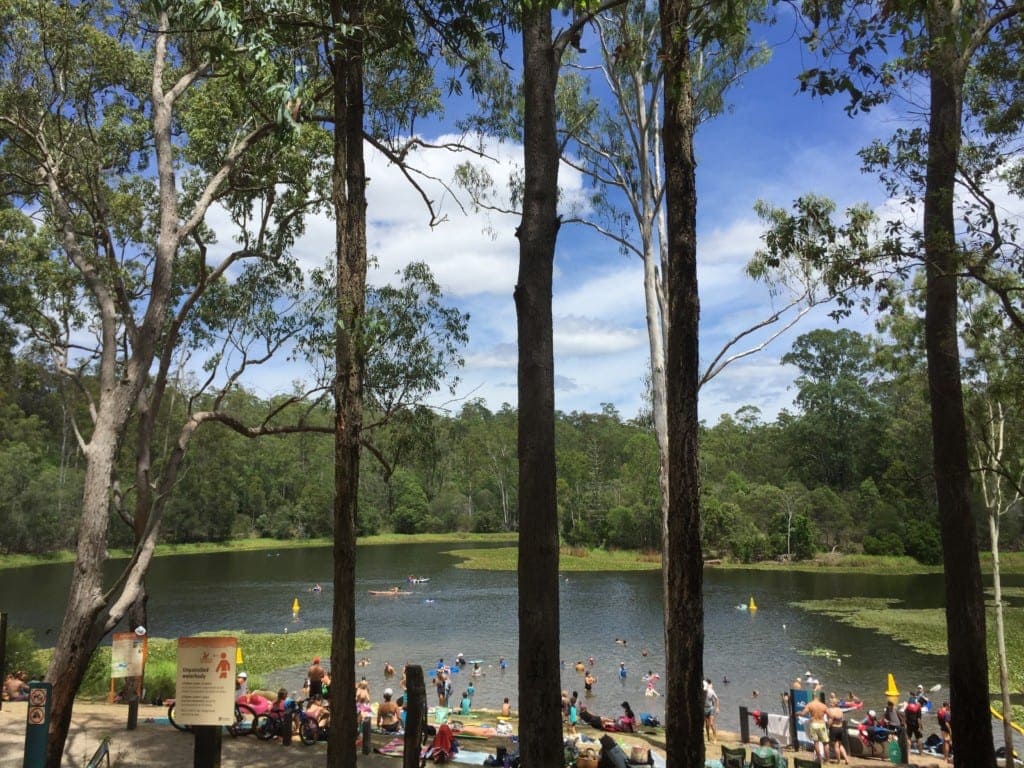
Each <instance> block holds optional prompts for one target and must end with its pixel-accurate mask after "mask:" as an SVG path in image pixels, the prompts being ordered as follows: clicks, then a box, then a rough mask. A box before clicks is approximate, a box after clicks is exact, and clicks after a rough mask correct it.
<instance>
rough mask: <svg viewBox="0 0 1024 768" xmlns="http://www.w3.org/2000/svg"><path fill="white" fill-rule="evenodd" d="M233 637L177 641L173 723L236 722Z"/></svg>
mask: <svg viewBox="0 0 1024 768" xmlns="http://www.w3.org/2000/svg"><path fill="white" fill-rule="evenodd" d="M237 648H238V640H237V639H236V638H234V637H179V638H178V686H177V690H176V691H175V696H174V698H175V702H174V719H175V720H176V721H177V722H179V723H184V724H185V725H231V724H232V723H234V722H235V653H236V649H237Z"/></svg>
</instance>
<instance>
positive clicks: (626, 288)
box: [214, 26, 898, 423]
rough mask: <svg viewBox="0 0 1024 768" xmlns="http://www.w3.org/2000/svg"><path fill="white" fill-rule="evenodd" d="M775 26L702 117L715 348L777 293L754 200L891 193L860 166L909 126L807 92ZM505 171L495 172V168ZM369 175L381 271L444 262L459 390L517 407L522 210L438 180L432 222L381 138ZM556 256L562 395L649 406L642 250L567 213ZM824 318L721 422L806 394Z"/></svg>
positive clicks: (562, 398)
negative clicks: (706, 119) (477, 199)
mask: <svg viewBox="0 0 1024 768" xmlns="http://www.w3.org/2000/svg"><path fill="white" fill-rule="evenodd" d="M766 39H767V40H768V41H769V42H770V43H772V44H773V46H774V54H773V57H772V60H771V62H770V63H769V64H767V65H766V66H764V67H762V68H761V69H759V70H757V71H755V72H753V73H751V74H750V75H748V76H747V77H746V78H745V79H744V80H743V81H741V83H740V84H739V85H738V86H736V87H734V89H733V90H732V91H731V92H730V97H729V101H730V103H731V105H732V109H731V111H730V112H728V113H726V114H724V115H722V116H721V117H719V118H717V119H716V120H714V121H712V122H710V123H707V124H705V125H704V126H702V128H701V130H700V133H699V135H698V137H697V155H698V163H699V165H698V193H699V209H698V228H699V240H698V258H699V263H700V266H699V276H700V293H701V303H702V316H701V350H702V357H704V358H708V359H709V358H710V357H711V356H713V355H714V354H715V352H717V350H718V348H719V347H720V346H721V344H722V343H724V341H725V340H726V339H728V338H730V337H731V336H732V335H734V334H735V333H737V332H738V331H739V330H741V329H742V328H745V327H747V326H749V325H751V324H753V323H755V322H757V321H758V320H760V319H761V318H763V317H765V316H766V315H767V314H769V313H770V311H771V310H772V308H773V305H772V299H771V297H770V296H769V295H768V292H767V289H766V288H764V287H763V286H760V285H757V284H755V283H753V282H752V281H751V280H750V279H748V278H747V277H746V276H745V275H744V273H743V265H744V264H745V263H746V261H747V260H748V259H749V258H750V257H751V255H752V254H753V252H754V250H755V249H756V248H757V247H758V245H759V236H760V234H761V232H762V229H763V227H762V226H761V224H760V222H759V221H758V219H757V217H756V215H755V214H754V211H753V205H754V203H755V201H756V200H758V199H765V200H768V201H770V202H773V203H775V204H777V205H783V206H787V205H789V203H790V202H791V201H792V200H793V199H794V198H795V197H797V196H798V195H800V194H801V193H804V192H808V191H813V192H816V193H821V194H826V195H829V196H832V197H834V198H835V199H836V200H837V201H838V203H839V204H840V206H841V207H843V206H846V205H849V204H852V203H855V202H859V201H867V202H869V203H871V204H872V205H881V204H883V203H884V202H885V200H884V192H883V190H882V189H881V187H880V186H879V184H878V183H877V181H876V180H875V179H873V178H872V177H869V176H866V175H864V174H862V173H861V172H860V170H859V165H860V164H859V160H858V158H857V155H856V152H857V150H858V149H860V148H861V147H863V146H864V145H866V144H867V143H868V142H869V141H870V140H871V139H873V138H876V137H884V136H886V135H888V134H889V133H890V132H891V131H892V130H894V129H895V127H896V123H897V122H898V121H897V115H896V112H895V111H894V109H893V108H891V107H885V108H881V109H879V110H877V111H875V112H872V113H870V114H868V115H859V116H857V117H856V118H850V117H848V116H847V115H846V113H845V112H844V111H843V109H842V108H843V105H844V102H843V101H842V100H841V99H840V98H834V99H831V100H827V101H819V100H815V99H813V98H811V97H810V96H809V95H807V94H801V93H797V83H796V79H795V76H796V74H797V73H798V72H799V71H800V69H801V68H802V67H804V66H806V65H807V60H806V57H805V55H803V54H802V52H801V50H800V44H799V42H798V41H797V40H796V39H794V38H792V37H791V35H790V30H788V29H785V28H782V27H781V26H780V27H776V28H772V29H769V30H767V34H766ZM777 41H782V42H777ZM584 42H586V41H584ZM426 138H428V139H435V138H437V137H436V136H427V137H426ZM491 151H492V152H494V153H496V154H498V155H499V157H500V159H501V160H502V167H503V168H507V166H508V164H509V163H513V162H516V161H518V160H519V159H520V158H521V148H520V147H518V146H516V145H512V144H504V145H501V146H500V147H499V146H497V145H495V146H492V147H491ZM421 155H422V158H421V159H422V163H423V164H424V165H425V166H426V167H428V168H429V169H430V171H431V173H433V174H434V175H436V176H438V177H440V178H450V177H451V174H452V172H453V170H454V168H455V166H456V165H457V164H458V163H459V162H461V161H462V160H463V158H461V157H458V156H456V155H454V154H452V153H448V152H432V153H431V152H423V153H421ZM504 173H505V171H504V170H496V171H494V174H495V176H501V175H502V174H504ZM368 175H369V177H370V179H371V181H370V184H369V187H368V197H369V201H368V202H369V207H368V212H367V215H368V224H369V248H370V253H371V255H372V256H374V257H375V258H376V259H377V260H378V262H379V264H380V268H379V270H378V272H377V273H376V275H374V276H372V279H373V280H374V281H375V282H378V283H379V282H382V281H384V280H388V279H390V278H391V277H392V276H393V275H394V273H395V272H396V271H397V270H398V269H400V268H401V267H402V266H403V265H404V264H406V263H408V262H409V261H411V260H423V261H426V262H427V263H428V264H430V266H431V267H432V269H433V271H434V274H435V276H436V277H437V279H438V281H439V282H440V284H441V286H442V288H443V290H444V292H445V295H446V297H447V299H448V301H449V302H450V303H451V304H453V305H455V306H458V307H459V308H460V309H461V310H463V311H466V312H469V313H470V316H471V320H470V329H469V330H470V343H469V346H468V348H467V349H466V351H465V352H466V354H465V357H466V367H465V369H464V370H463V371H462V372H461V374H460V376H461V379H462V383H461V385H460V387H459V394H458V397H460V398H468V397H480V398H483V399H484V400H485V401H486V403H487V405H488V406H489V407H490V408H491V409H492V410H496V409H498V408H500V407H501V405H502V404H503V403H509V404H511V405H513V406H514V405H515V403H516V336H515V334H516V323H515V307H514V304H513V299H512V290H513V286H514V284H515V278H516V274H517V270H518V242H517V241H516V239H515V237H514V230H515V227H516V225H517V223H518V219H517V217H511V216H496V215H493V214H492V215H484V214H479V215H476V214H466V213H463V211H462V210H461V209H460V207H459V206H458V205H457V204H456V203H455V202H454V201H453V200H451V199H450V198H446V197H445V196H444V195H443V193H442V191H441V190H436V194H437V200H438V201H439V202H440V203H441V207H442V208H443V210H444V211H445V212H446V213H447V215H448V221H447V222H445V223H443V224H441V225H440V226H438V227H436V228H435V229H433V230H430V229H429V228H428V227H427V221H428V216H427V214H426V212H425V210H424V208H423V205H422V203H421V202H420V200H419V198H418V195H417V193H416V192H415V191H413V190H412V189H411V188H410V187H409V186H408V184H407V183H406V182H405V181H404V180H403V179H402V177H401V176H400V175H399V174H398V173H396V172H395V171H394V170H393V169H390V168H388V167H387V164H386V163H385V162H384V161H383V160H382V159H381V158H380V157H379V156H377V155H375V154H374V153H372V152H371V153H370V154H369V156H368ZM560 183H561V184H562V186H563V189H564V190H565V191H566V193H568V194H570V195H571V194H573V193H576V192H579V191H580V190H581V188H582V183H583V182H582V179H581V178H580V176H579V175H578V174H577V173H575V172H574V171H572V170H571V169H568V168H567V167H566V166H564V165H563V166H562V170H561V172H560ZM215 223H216V222H214V224H215ZM227 239H228V238H225V237H223V236H222V241H227ZM333 240H334V237H333V224H332V223H331V222H329V221H327V220H326V219H318V220H315V221H313V222H311V223H310V225H309V229H308V232H307V234H306V236H305V237H304V238H303V239H302V240H301V241H300V242H299V243H298V244H297V246H296V255H297V256H298V257H299V258H300V259H301V260H302V262H303V263H304V264H307V265H308V266H310V267H312V266H318V265H320V264H322V263H323V261H324V259H325V258H326V257H327V256H328V255H329V253H330V249H331V247H332V244H333ZM555 269H556V274H555V287H554V303H553V309H554V317H555V353H556V360H555V376H556V401H555V402H556V407H557V408H558V409H559V410H562V411H566V412H568V411H574V410H575V411H591V412H592V411H596V410H598V409H599V408H600V407H601V404H602V403H611V404H613V405H615V406H616V407H617V408H618V410H619V412H620V413H621V414H622V416H623V417H626V418H628V417H632V416H634V415H636V413H637V412H638V410H639V409H640V407H641V403H642V397H643V387H644V385H643V378H644V375H645V373H646V371H647V369H648V363H647V361H648V346H647V337H646V329H645V319H644V300H643V286H642V282H641V265H640V262H639V260H638V259H637V258H635V257H632V256H624V255H622V254H621V253H620V252H619V250H618V248H617V246H616V245H615V244H614V243H612V242H611V241H605V240H602V239H601V238H599V237H598V236H596V235H594V234H592V233H589V232H587V231H586V230H584V229H583V228H579V227H573V226H565V227H563V228H562V231H561V233H560V237H559V241H558V247H557V252H556V260H555ZM847 324H848V325H852V326H853V327H856V328H858V329H859V330H870V328H871V321H870V318H864V317H855V318H852V319H851V320H849V321H847ZM823 325H828V326H831V327H835V323H834V321H831V320H830V319H828V318H827V309H820V310H816V311H815V312H814V313H812V315H810V316H808V317H806V318H804V320H803V321H802V322H801V323H800V324H799V325H798V326H797V327H796V328H794V329H792V330H791V331H789V332H788V333H787V334H786V335H785V336H783V337H782V338H780V339H778V340H776V341H775V342H774V343H773V344H772V345H771V346H770V347H769V348H768V349H766V350H765V351H763V352H760V353H759V354H757V355H755V356H753V357H750V358H746V359H744V360H742V361H740V362H738V363H736V364H734V365H733V366H730V367H729V368H728V369H726V371H725V372H723V373H722V374H721V375H720V376H719V377H717V378H716V379H714V380H713V381H712V382H710V383H709V384H708V385H707V386H706V387H705V388H704V389H703V391H702V395H701V405H700V414H701V418H702V419H704V420H706V421H707V422H708V423H714V422H715V421H717V419H718V418H719V416H720V415H721V414H723V413H732V412H734V411H735V410H736V409H738V408H740V407H741V406H744V405H754V406H756V407H758V408H760V409H761V410H762V412H763V414H764V417H765V418H766V419H772V418H774V416H775V415H776V414H777V412H778V411H779V410H780V409H781V408H787V407H792V401H793V397H794V392H793V390H792V388H791V384H792V380H793V378H794V376H795V371H794V369H792V368H789V367H784V366H782V365H780V362H779V360H780V357H781V356H782V355H783V354H785V353H786V352H787V351H788V349H789V347H790V345H791V343H792V341H793V339H795V338H796V336H797V335H799V334H800V333H803V332H806V331H809V330H811V329H812V328H814V327H820V326H823ZM304 377H305V373H304V372H303V371H302V370H301V369H298V368H296V367H295V365H294V364H288V363H286V362H283V361H282V362H278V363H275V364H274V365H273V366H272V367H270V368H267V369H266V370H264V371H262V372H261V373H260V375H259V376H258V377H257V378H251V379H249V380H248V382H247V383H248V385H249V386H251V387H253V388H254V389H255V390H256V391H257V392H258V393H259V394H261V395H268V394H271V393H273V392H278V391H281V390H283V389H288V388H290V385H291V382H292V381H294V380H297V379H302V378H304ZM436 404H439V405H440V404H443V405H445V407H448V408H450V409H452V410H457V409H458V408H459V401H451V398H450V397H448V396H447V394H446V393H445V394H444V395H439V396H438V398H437V399H436Z"/></svg>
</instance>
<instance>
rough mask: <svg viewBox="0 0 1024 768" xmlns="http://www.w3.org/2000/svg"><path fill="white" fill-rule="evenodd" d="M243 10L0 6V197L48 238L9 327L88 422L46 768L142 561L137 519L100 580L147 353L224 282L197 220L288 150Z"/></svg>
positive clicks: (147, 555) (257, 38)
mask: <svg viewBox="0 0 1024 768" xmlns="http://www.w3.org/2000/svg"><path fill="white" fill-rule="evenodd" d="M242 13H243V10H242V9H240V8H237V7H234V6H232V5H231V4H217V5H216V6H208V5H205V4H199V3H190V2H180V3H167V4H157V5H151V4H148V3H144V4H137V3H128V4H124V3H122V4H119V5H118V6H116V7H115V6H111V5H108V4H103V3H98V4H97V3H93V4H87V5H80V4H49V5H48V4H38V3H22V2H18V1H16V0H12V2H8V3H5V4H4V16H5V19H6V21H7V22H8V23H5V24H4V31H3V33H2V36H0V46H2V56H0V60H2V66H3V68H4V72H3V76H2V78H0V79H2V86H0V103H2V105H3V108H2V116H0V132H2V138H3V141H2V153H3V156H2V163H3V165H4V173H3V179H4V182H3V183H4V185H5V189H4V193H5V197H6V198H7V199H9V200H17V201H19V203H20V205H21V206H22V208H23V210H25V211H28V212H31V214H30V215H32V216H34V218H35V219H36V221H35V222H34V223H33V224H32V225H31V228H32V229H34V230H36V231H37V232H40V233H45V235H46V236H47V237H48V238H50V242H49V245H48V248H47V250H46V252H45V254H44V255H43V258H40V259H38V260H37V261H35V262H34V263H32V264H31V265H29V266H30V268H29V269H28V271H27V272H26V273H25V274H26V275H27V277H26V281H27V282H28V283H29V284H31V285H33V287H34V288H36V289H38V291H39V294H38V295H39V296H40V301H39V302H38V303H37V304H36V305H34V306H30V307H27V308H26V307H22V309H24V311H23V312H21V313H20V314H19V316H18V318H17V320H18V322H19V323H20V324H21V326H22V327H23V328H24V329H26V332H27V333H28V334H29V335H30V336H31V337H32V340H33V341H35V342H37V343H39V344H42V345H45V346H46V347H47V348H48V349H49V350H50V351H51V354H52V355H53V356H54V359H55V362H56V364H57V366H58V368H59V370H60V371H61V372H62V373H63V374H64V375H65V376H67V377H68V378H69V380H71V381H72V382H74V383H75V385H76V386H77V387H78V389H79V392H80V395H81V396H82V397H83V398H84V399H85V401H86V402H87V403H88V414H89V421H90V423H89V424H88V425H87V426H86V425H78V424H75V427H76V431H75V435H76V438H77V441H78V444H79V447H80V450H81V451H82V454H83V456H84V457H85V481H84V492H83V498H82V505H81V516H80V519H79V524H78V537H77V542H78V543H77V553H76V566H75V569H74V571H73V577H72V583H71V587H70V590H69V600H68V607H67V610H66V614H65V618H64V622H63V624H62V627H61V632H60V635H59V637H58V639H57V645H56V648H55V650H54V655H53V659H52V662H51V664H50V668H49V671H48V678H49V679H52V680H59V681H60V685H58V686H56V687H55V689H54V697H53V704H52V712H53V717H52V719H51V725H50V738H49V741H48V745H47V764H48V765H50V766H58V765H60V763H61V760H62V753H63V749H64V743H65V739H66V736H67V731H68V726H69V723H70V718H71V707H72V702H73V697H74V694H75V692H76V691H77V689H78V685H79V683H80V681H81V679H82V676H83V674H84V673H85V668H86V665H87V663H88V660H89V657H90V656H91V654H92V651H93V650H94V649H95V648H96V646H97V644H98V643H99V641H100V640H101V638H102V637H103V636H104V635H105V634H106V633H107V632H109V631H110V630H111V629H112V628H113V627H114V626H116V624H117V623H118V622H119V621H120V620H121V618H122V617H123V616H124V615H125V614H126V612H127V611H128V610H129V608H130V607H131V606H132V604H133V602H134V601H135V598H136V596H137V595H138V594H139V593H140V591H141V585H142V581H143V578H144V576H145V573H146V569H147V567H148V565H149V562H150V560H151V558H152V553H153V547H154V545H155V541H156V533H157V531H158V529H159V514H154V515H150V516H149V517H148V518H147V519H146V520H145V522H144V524H143V526H142V529H141V530H142V536H141V537H140V539H139V540H138V543H137V546H136V548H135V552H134V553H133V556H132V558H131V559H130V560H129V562H128V564H127V565H126V566H125V568H124V570H123V572H122V574H121V576H120V577H119V578H118V579H117V581H116V582H115V583H114V584H113V585H105V584H104V580H103V573H102V566H103V563H104V561H105V560H106V547H107V536H108V528H109V520H110V506H111V501H112V496H113V497H114V500H115V501H116V485H117V484H116V471H117V459H118V451H119V448H120V446H121V445H122V443H123V441H124V439H125V435H126V431H127V429H128V427H129V424H130V421H131V419H132V417H133V415H134V414H135V413H136V412H137V410H138V409H140V407H146V404H147V402H148V398H149V397H150V396H151V395H152V389H151V388H150V385H151V383H152V381H153V379H152V376H153V374H152V371H153V367H154V362H155V361H156V359H157V356H158V355H159V354H160V353H161V351H162V350H164V349H165V346H166V345H170V346H173V345H174V344H175V343H177V342H178V340H179V339H178V337H176V334H177V333H178V332H180V330H181V329H180V323H181V316H179V315H175V314H174V313H175V312H176V311H177V310H179V309H181V308H182V307H188V308H189V309H191V308H192V304H193V303H195V302H196V301H197V300H198V297H199V296H201V295H202V294H203V293H204V291H205V289H206V288H209V287H211V286H216V285H218V283H219V281H220V278H221V277H222V275H223V272H218V271H216V270H215V269H210V268H209V267H207V265H206V264H205V263H203V261H202V259H201V256H200V253H201V251H202V249H201V247H200V246H201V245H202V244H203V243H205V242H208V241H209V233H208V231H207V230H206V229H205V228H204V220H205V218H206V216H207V214H208V212H209V210H210V208H211V206H213V205H214V204H215V203H217V202H218V201H220V200H222V199H223V198H225V196H227V195H229V190H231V189H232V188H233V187H235V186H236V182H237V177H236V176H235V174H238V173H240V172H244V171H253V170H256V172H257V173H259V172H260V171H259V170H257V169H261V168H262V167H263V166H262V164H261V161H260V160H259V159H254V160H253V161H252V162H253V164H252V165H249V164H248V162H249V158H250V157H252V156H253V155H254V154H255V150H256V149H257V148H258V147H259V146H260V145H262V144H264V143H268V142H273V141H277V142H282V141H283V142H286V141H287V139H286V136H285V135H284V134H282V133H280V132H279V130H278V126H279V124H280V121H279V117H280V114H281V111H280V107H281V104H280V100H279V99H278V98H277V96H276V95H275V94H274V93H273V92H272V91H270V89H269V88H268V86H269V84H270V83H273V82H276V81H277V80H278V79H279V76H280V71H279V70H277V69H275V65H274V62H273V61H272V59H271V57H270V55H269V51H270V49H271V48H272V46H271V45H270V38H269V37H268V35H267V34H266V28H265V27H263V26H262V25H261V24H260V23H259V20H258V19H255V18H243V16H242ZM199 28H202V32H196V31H194V30H196V29H199ZM254 62H255V63H254ZM222 74H223V75H229V74H230V75H233V76H238V77H240V81H241V82H248V83H249V86H248V91H247V94H246V96H245V97H244V100H245V101H246V102H247V108H246V109H245V110H242V111H241V112H239V111H238V110H235V109H233V108H232V107H234V106H237V100H235V101H229V102H228V104H225V105H222V108H221V109H217V108H215V106H214V104H213V103H212V102H210V101H208V100H204V95H206V94H207V93H208V92H207V90H206V89H207V88H212V87H214V86H213V85H212V84H213V83H215V82H217V81H220V80H221V77H220V76H221V75H222ZM223 82H227V79H225V80H224V81H223ZM204 113H205V118H204V117H202V116H201V115H203V114H204ZM182 129H187V130H188V131H190V134H189V136H196V137H197V139H198V137H199V136H201V137H202V138H201V139H198V141H199V143H200V144H201V145H202V148H201V149H199V150H198V151H197V152H196V153H195V154H190V152H189V150H188V149H185V150H183V149H182V147H183V144H184V145H187V143H188V137H187V136H186V134H184V133H182V132H181V131H182ZM213 132H218V133H217V136H216V138H215V137H214V136H213ZM271 154H272V153H271ZM264 159H265V158H264ZM193 245H195V246H196V247H195V249H194V250H193V249H192V246H193ZM264 253H266V251H264ZM253 255H254V254H253V252H252V251H246V252H242V253H239V254H237V255H236V257H235V261H238V260H240V259H242V258H244V257H249V256H253ZM188 260H190V261H188ZM183 261H188V263H186V264H183V263H182V262H183ZM229 262H230V259H229ZM225 269H226V267H225ZM169 326H170V327H171V330H169ZM147 480H148V478H147ZM147 490H148V489H147ZM146 492H147V491H143V493H146Z"/></svg>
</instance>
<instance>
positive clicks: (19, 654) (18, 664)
mask: <svg viewBox="0 0 1024 768" xmlns="http://www.w3.org/2000/svg"><path fill="white" fill-rule="evenodd" d="M4 654H5V656H4V664H5V666H4V668H3V669H0V677H6V676H7V675H8V674H10V673H11V672H19V671H21V672H25V673H26V674H27V675H28V679H30V680H42V678H43V675H44V674H46V663H45V660H44V659H43V657H42V655H41V654H40V652H39V646H38V645H37V644H36V638H35V634H34V633H33V632H32V630H30V629H22V630H14V629H11V628H8V630H7V645H6V647H5V648H4Z"/></svg>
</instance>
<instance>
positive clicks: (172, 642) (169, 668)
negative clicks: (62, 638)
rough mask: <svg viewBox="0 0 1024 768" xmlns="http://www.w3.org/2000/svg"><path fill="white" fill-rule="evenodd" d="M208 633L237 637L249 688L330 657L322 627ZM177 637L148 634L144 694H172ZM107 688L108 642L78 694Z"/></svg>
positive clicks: (359, 646)
mask: <svg viewBox="0 0 1024 768" xmlns="http://www.w3.org/2000/svg"><path fill="white" fill-rule="evenodd" d="M201 634H202V635H205V636H207V637H237V638H238V644H239V646H240V647H241V649H242V661H243V663H242V666H241V667H240V669H244V670H245V671H246V672H247V673H248V674H249V688H250V689H253V690H256V689H257V688H264V687H265V686H264V684H263V681H264V677H265V676H266V675H267V674H269V673H271V672H275V671H277V670H279V669H284V668H286V667H292V666H295V665H296V664H308V663H309V662H310V660H311V659H312V658H313V657H314V656H322V657H323V658H325V659H326V658H330V655H331V633H330V632H328V631H327V630H325V629H306V630H302V631H299V632H289V633H288V634H287V635H284V634H266V633H260V634H249V633H248V632H242V631H237V630H222V631H218V632H203V633H201ZM370 647H371V644H370V643H369V642H367V641H366V640H364V639H362V638H357V639H356V651H365V650H368V649H369V648H370ZM177 652H178V641H177V639H176V638H165V637H151V638H149V659H148V661H147V662H146V698H147V699H155V698H158V699H161V700H162V699H165V698H170V697H172V696H174V686H175V679H176V675H177V669H178V657H177ZM52 654H53V650H52V649H47V650H42V651H39V652H38V655H39V660H40V661H41V662H43V663H45V664H48V663H49V661H50V656H51V655H52ZM109 689H110V643H109V642H107V643H105V644H104V645H102V646H100V647H99V648H98V649H97V650H96V653H95V654H93V657H92V661H90V662H89V669H88V671H87V672H86V675H85V680H84V681H83V682H82V686H81V688H80V689H79V694H78V695H79V696H80V697H82V698H86V699H102V698H105V697H106V696H107V692H108V691H109Z"/></svg>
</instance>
